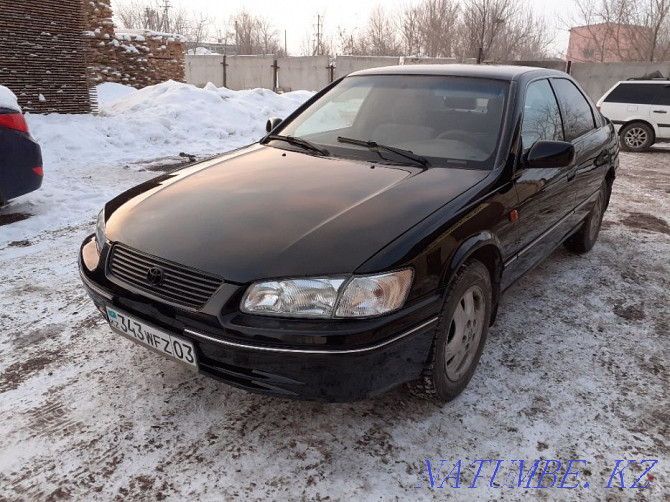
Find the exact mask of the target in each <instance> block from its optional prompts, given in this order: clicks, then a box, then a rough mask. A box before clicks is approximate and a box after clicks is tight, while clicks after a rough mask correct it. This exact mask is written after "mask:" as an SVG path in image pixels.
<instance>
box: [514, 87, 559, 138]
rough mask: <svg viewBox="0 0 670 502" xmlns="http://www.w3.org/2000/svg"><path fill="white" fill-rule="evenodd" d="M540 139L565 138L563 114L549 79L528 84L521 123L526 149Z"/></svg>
mask: <svg viewBox="0 0 670 502" xmlns="http://www.w3.org/2000/svg"><path fill="white" fill-rule="evenodd" d="M540 140H550V141H562V140H563V126H562V124H561V115H560V112H559V111H558V103H556V97H555V96H554V91H553V90H552V89H551V86H550V85H549V81H548V80H537V81H535V82H532V83H531V84H529V85H528V88H527V90H526V100H525V103H524V112H523V123H522V124H521V141H522V142H523V148H524V151H528V150H529V149H530V147H531V146H533V145H534V144H535V142H536V141H540Z"/></svg>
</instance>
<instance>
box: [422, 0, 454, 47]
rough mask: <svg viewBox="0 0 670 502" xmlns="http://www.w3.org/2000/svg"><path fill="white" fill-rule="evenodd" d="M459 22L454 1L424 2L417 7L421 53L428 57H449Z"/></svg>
mask: <svg viewBox="0 0 670 502" xmlns="http://www.w3.org/2000/svg"><path fill="white" fill-rule="evenodd" d="M459 22H460V5H459V4H458V3H457V2H456V1H455V0H424V1H423V2H422V3H421V4H420V6H419V26H420V32H419V33H420V40H421V47H422V52H423V53H424V55H426V56H429V57H451V56H452V53H453V48H454V45H455V43H456V39H457V37H458V31H459V29H458V28H459Z"/></svg>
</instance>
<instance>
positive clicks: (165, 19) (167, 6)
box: [161, 0, 172, 32]
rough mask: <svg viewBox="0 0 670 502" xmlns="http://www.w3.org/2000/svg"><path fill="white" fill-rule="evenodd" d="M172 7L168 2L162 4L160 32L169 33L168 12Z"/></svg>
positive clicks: (167, 0)
mask: <svg viewBox="0 0 670 502" xmlns="http://www.w3.org/2000/svg"><path fill="white" fill-rule="evenodd" d="M171 7H172V6H171V5H170V0H165V3H164V4H163V20H162V21H163V22H162V23H161V31H164V32H169V31H170V17H169V11H170V8H171Z"/></svg>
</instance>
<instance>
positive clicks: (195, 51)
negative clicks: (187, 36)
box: [188, 47, 220, 56]
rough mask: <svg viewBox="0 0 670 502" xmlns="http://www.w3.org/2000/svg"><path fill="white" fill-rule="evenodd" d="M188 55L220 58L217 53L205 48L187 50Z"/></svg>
mask: <svg viewBox="0 0 670 502" xmlns="http://www.w3.org/2000/svg"><path fill="white" fill-rule="evenodd" d="M188 54H191V55H193V54H195V55H196V56H220V54H219V53H218V52H214V51H210V50H209V49H208V48H207V47H196V48H195V49H189V50H188Z"/></svg>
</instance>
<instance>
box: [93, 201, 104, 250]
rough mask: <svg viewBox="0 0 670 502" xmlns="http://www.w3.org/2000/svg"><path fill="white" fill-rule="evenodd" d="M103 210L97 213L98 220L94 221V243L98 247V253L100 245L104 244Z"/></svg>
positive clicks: (100, 248)
mask: <svg viewBox="0 0 670 502" xmlns="http://www.w3.org/2000/svg"><path fill="white" fill-rule="evenodd" d="M106 239H107V238H106V237H105V210H104V209H103V210H102V211H100V212H99V213H98V221H97V222H96V223H95V245H96V246H97V248H98V253H99V252H100V251H102V246H104V245H105V240H106Z"/></svg>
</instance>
